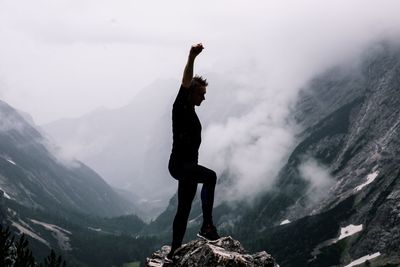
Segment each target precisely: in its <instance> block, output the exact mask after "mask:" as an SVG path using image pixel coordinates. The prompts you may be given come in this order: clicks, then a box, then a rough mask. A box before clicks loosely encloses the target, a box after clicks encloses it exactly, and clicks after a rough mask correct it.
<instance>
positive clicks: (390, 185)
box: [148, 43, 400, 266]
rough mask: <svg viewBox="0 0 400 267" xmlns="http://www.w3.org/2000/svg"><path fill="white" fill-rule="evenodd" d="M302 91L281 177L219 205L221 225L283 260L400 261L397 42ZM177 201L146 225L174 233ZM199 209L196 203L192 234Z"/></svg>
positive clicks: (315, 262) (310, 262) (253, 246)
mask: <svg viewBox="0 0 400 267" xmlns="http://www.w3.org/2000/svg"><path fill="white" fill-rule="evenodd" d="M298 99H299V100H298V103H297V105H296V106H295V107H294V108H293V112H292V118H289V119H291V120H296V122H297V123H298V125H299V126H301V128H302V129H304V130H303V131H302V132H301V133H300V134H299V136H298V142H297V146H296V147H295V149H294V150H293V151H292V153H291V154H290V156H289V159H288V161H287V163H286V164H285V166H284V167H283V168H282V169H281V171H280V173H279V176H278V179H277V180H276V183H275V184H274V186H273V188H272V189H268V190H267V189H266V192H265V193H263V194H261V195H260V196H258V197H257V198H256V200H255V202H254V203H253V204H252V205H248V204H247V203H236V204H235V206H233V205H232V204H231V203H222V204H221V205H220V206H218V207H216V208H215V211H214V212H215V215H214V217H215V221H216V222H217V224H218V226H219V229H220V231H221V232H222V233H226V234H231V235H232V236H234V237H235V238H237V239H238V240H240V241H241V242H242V243H243V244H244V245H245V246H246V247H248V248H249V249H251V250H252V251H258V250H266V251H268V252H269V253H271V254H272V255H273V256H274V257H275V258H276V260H277V262H279V263H280V264H281V265H282V266H344V265H347V264H349V265H351V264H354V262H366V261H367V260H368V261H369V262H371V263H372V264H373V266H374V265H376V266H397V265H398V264H400V257H399V255H400V253H399V247H400V246H399V240H400V238H399V235H398V233H399V225H400V224H399V220H400V207H399V205H398V202H399V201H398V200H399V196H400V194H399V190H400V182H399V181H400V180H399V175H400V174H399V171H398V158H399V147H400V146H399V142H400V130H399V128H400V114H399V113H400V110H399V108H398V107H399V106H400V49H399V47H398V46H396V45H389V44H386V43H380V44H377V45H374V46H373V47H371V48H370V49H369V50H368V51H366V52H365V53H364V57H363V58H362V60H361V61H360V62H359V63H358V64H350V65H348V66H338V67H335V68H333V69H330V70H329V71H327V72H325V73H323V74H322V75H320V76H318V77H316V78H315V79H313V80H312V81H311V82H310V84H309V85H307V86H305V87H304V88H303V90H302V92H301V94H300V96H299V98H298ZM271 153H272V152H271ZM223 178H224V177H223ZM220 180H229V177H227V179H220ZM175 209H176V198H175V197H174V198H172V199H171V201H170V205H169V207H168V208H167V209H166V210H165V211H164V213H163V214H161V215H160V216H159V218H158V219H157V220H156V221H155V222H153V223H152V224H151V225H150V226H149V228H148V231H149V232H154V231H161V232H162V231H163V232H164V233H165V238H166V240H167V239H168V238H169V235H170V228H165V225H168V224H166V223H167V222H172V220H173V215H174V212H175ZM199 214H201V210H200V207H199V202H197V203H195V204H194V206H193V210H192V213H191V217H190V223H189V229H188V234H187V235H188V236H191V235H193V233H194V232H195V231H196V230H197V228H198V225H199V223H200V222H199V221H198V220H199V219H201V218H198V215H199ZM163 225H164V228H162V227H163ZM352 262H353V263H352Z"/></svg>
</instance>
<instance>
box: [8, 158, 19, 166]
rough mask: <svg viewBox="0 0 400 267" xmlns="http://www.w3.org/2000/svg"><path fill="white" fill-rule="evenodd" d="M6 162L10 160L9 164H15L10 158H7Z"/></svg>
mask: <svg viewBox="0 0 400 267" xmlns="http://www.w3.org/2000/svg"><path fill="white" fill-rule="evenodd" d="M7 161H8V162H10V163H11V164H14V165H17V164H16V163H15V162H14V161H12V160H11V159H8V160H7Z"/></svg>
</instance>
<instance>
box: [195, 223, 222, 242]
mask: <svg viewBox="0 0 400 267" xmlns="http://www.w3.org/2000/svg"><path fill="white" fill-rule="evenodd" d="M197 236H198V237H201V238H204V239H207V240H211V241H212V240H217V239H219V238H220V236H219V235H218V233H217V228H215V226H214V225H212V224H206V225H203V226H202V227H201V229H200V232H199V233H198V234H197Z"/></svg>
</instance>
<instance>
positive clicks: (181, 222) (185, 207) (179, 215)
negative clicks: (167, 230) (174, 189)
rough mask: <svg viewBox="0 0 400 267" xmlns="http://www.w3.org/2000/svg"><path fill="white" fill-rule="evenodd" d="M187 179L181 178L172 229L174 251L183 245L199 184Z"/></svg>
mask: <svg viewBox="0 0 400 267" xmlns="http://www.w3.org/2000/svg"><path fill="white" fill-rule="evenodd" d="M185 178H186V177H185ZM185 178H181V180H179V184H178V209H177V212H176V215H175V219H174V223H173V229H172V230H173V236H172V248H171V249H172V250H175V249H177V248H179V247H180V246H181V245H182V240H183V237H184V235H185V231H186V227H187V221H188V219H189V213H190V209H191V206H192V201H193V198H194V196H195V195H196V191H197V183H196V182H193V181H191V180H190V179H185Z"/></svg>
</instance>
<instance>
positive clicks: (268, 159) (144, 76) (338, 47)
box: [0, 0, 400, 199]
mask: <svg viewBox="0 0 400 267" xmlns="http://www.w3.org/2000/svg"><path fill="white" fill-rule="evenodd" d="M22 7H23V8H22ZM398 10H400V2H399V1H397V0H390V1H389V0H384V1H379V2H378V1H368V0H367V1H365V0H353V1H345V0H335V1H318V0H304V1H256V0H251V1H238V0H229V1H228V0H221V1H211V0H208V1H202V2H201V3H199V2H198V1H191V0H190V1H184V2H182V1H177V0H171V1H154V0H152V1H140V2H139V1H130V0H129V1H128V0H125V1H106V0H101V1H94V0H90V1H89V0H86V1H77V0H76V1H71V0H69V1H66V0H63V1H50V0H40V1H34V2H33V1H10V0H8V1H7V0H6V1H1V2H0V34H1V36H2V42H1V43H0V57H1V59H2V61H1V62H0V77H2V78H3V79H4V82H5V83H6V84H7V86H8V88H9V90H7V92H5V93H4V98H5V99H6V101H7V102H10V103H11V104H12V105H13V106H16V107H18V108H19V109H23V110H26V111H28V112H29V113H31V114H32V115H33V117H34V118H35V120H36V121H37V122H38V123H39V124H40V123H44V122H49V121H51V120H54V119H58V118H61V117H71V116H79V115H81V114H82V113H85V112H88V111H90V110H93V109H95V108H96V107H98V106H107V107H119V106H123V105H125V104H127V103H128V102H129V101H130V100H131V99H132V98H133V97H135V95H136V93H137V92H138V91H139V90H140V89H142V88H144V87H145V85H148V84H150V83H152V82H153V81H154V80H156V79H159V78H175V79H180V78H181V74H182V70H183V66H184V63H185V60H186V57H187V52H188V49H189V46H190V45H191V44H192V43H195V42H199V41H202V42H203V43H204V45H205V50H204V52H203V53H202V54H201V56H200V57H199V58H198V59H197V60H196V67H195V72H196V73H200V74H202V73H206V74H207V73H209V74H211V73H213V74H214V76H215V77H219V80H218V78H216V79H215V80H212V79H211V80H209V82H210V85H209V88H210V90H209V92H208V93H207V101H206V102H207V103H205V104H204V106H202V107H200V108H199V109H198V113H199V115H200V117H203V118H207V120H202V122H203V125H204V126H206V127H204V131H203V144H202V147H201V153H200V156H201V160H202V162H204V163H205V165H206V166H210V167H212V168H214V169H215V170H216V171H217V172H218V173H219V174H222V173H224V172H225V173H226V172H229V174H230V175H231V177H232V179H233V186H232V188H230V190H228V191H227V192H226V197H227V198H231V199H232V198H243V197H244V198H246V197H249V196H254V195H256V194H257V193H259V192H261V191H263V190H267V189H268V188H269V187H270V185H271V184H272V183H273V181H274V179H275V178H276V175H277V173H278V171H279V169H280V168H281V167H282V166H283V165H284V163H285V160H286V158H287V157H288V154H289V153H290V151H291V149H292V148H293V147H294V146H295V144H296V138H295V136H296V133H297V132H298V131H299V129H297V127H298V126H297V125H294V124H293V122H291V120H290V118H291V115H292V114H291V113H290V111H291V107H292V106H293V103H295V101H296V99H297V94H298V92H299V90H300V88H301V87H303V86H304V85H305V84H306V83H307V81H308V80H309V79H311V78H312V77H314V76H315V75H318V73H321V72H323V71H324V70H326V68H328V67H330V66H332V65H335V64H342V63H343V62H354V61H356V60H357V58H358V57H359V55H360V53H362V51H364V49H365V48H366V47H367V46H368V45H369V44H370V43H372V42H375V41H377V40H380V39H382V38H391V39H396V38H398V37H399V36H400V34H399V33H400V16H398ZM220 80H222V81H223V82H221V81H220ZM217 84H218V86H217ZM177 87H178V86H177ZM162 89H164V88H162ZM162 89H160V90H162ZM155 97H157V96H155ZM214 97H215V99H214V100H213V98H214ZM168 100H169V99H168ZM211 103H213V104H211ZM152 104H153V103H149V105H152ZM222 107H223V108H224V111H225V112H224V113H223V114H216V111H217V110H220V109H221V108H222ZM237 109H240V112H237ZM160 138H162V137H160ZM165 138H169V137H165ZM73 151H76V150H75V148H74V147H73ZM306 169H307V168H306Z"/></svg>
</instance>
